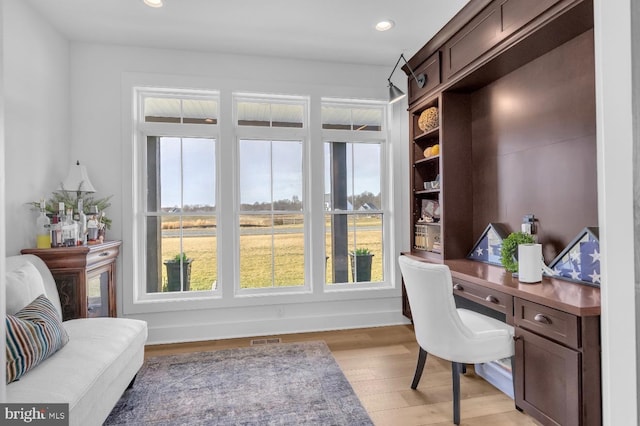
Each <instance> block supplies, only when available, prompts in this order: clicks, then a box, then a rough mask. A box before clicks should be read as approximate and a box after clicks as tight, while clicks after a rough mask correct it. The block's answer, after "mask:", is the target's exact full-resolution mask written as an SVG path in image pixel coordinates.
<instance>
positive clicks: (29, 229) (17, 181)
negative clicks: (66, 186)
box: [2, 0, 70, 255]
mask: <svg viewBox="0 0 640 426" xmlns="http://www.w3.org/2000/svg"><path fill="white" fill-rule="evenodd" d="M2 25H3V31H4V33H3V49H4V101H5V138H6V143H5V161H4V171H5V175H6V178H7V180H8V186H7V192H6V195H5V197H6V199H5V213H6V223H8V224H9V226H7V228H6V250H7V254H8V255H13V254H18V253H19V252H20V249H22V248H26V247H35V231H34V225H33V223H34V222H35V217H36V216H35V214H34V213H33V212H32V211H31V210H30V208H29V207H28V206H27V205H26V204H25V203H27V202H29V201H37V200H39V199H40V198H42V197H43V196H44V197H47V198H48V196H49V195H50V194H51V192H52V191H53V190H55V189H56V188H57V185H58V184H59V183H60V182H61V181H62V180H63V179H64V178H65V177H66V174H67V172H68V170H69V165H70V159H69V43H68V41H67V40H66V39H65V38H63V37H62V36H61V35H60V34H59V33H58V32H57V31H55V30H54V29H53V28H52V27H51V26H50V25H49V24H48V23H47V21H45V20H44V19H42V18H41V17H40V16H39V15H38V14H36V13H35V12H34V11H33V10H32V9H31V8H30V6H29V4H28V3H27V2H24V1H22V0H5V2H4V19H3V21H2Z"/></svg>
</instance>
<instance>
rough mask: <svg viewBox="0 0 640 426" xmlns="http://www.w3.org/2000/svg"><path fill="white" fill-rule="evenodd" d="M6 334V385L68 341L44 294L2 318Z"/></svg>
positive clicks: (54, 311) (53, 308) (52, 307)
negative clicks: (4, 322) (14, 312)
mask: <svg viewBox="0 0 640 426" xmlns="http://www.w3.org/2000/svg"><path fill="white" fill-rule="evenodd" d="M6 334H7V338H6V342H7V344H6V345H7V349H6V353H7V383H11V382H13V381H14V380H18V379H19V378H20V377H22V375H24V374H25V373H26V372H27V371H29V370H30V369H32V368H33V367H35V366H36V365H38V364H39V363H41V362H42V361H44V360H45V359H47V357H49V356H51V355H52V354H54V353H55V352H56V351H58V349H60V348H61V347H63V346H64V345H65V344H66V343H67V342H68V341H69V336H68V334H67V332H66V331H65V329H64V327H63V326H62V322H61V321H60V320H59V319H58V315H57V312H56V309H55V307H54V306H53V304H52V303H51V302H50V301H49V299H47V298H46V297H45V296H44V295H40V296H38V297H37V298H36V299H35V300H34V301H33V302H31V303H30V304H28V305H27V306H25V307H24V308H22V309H21V310H20V311H18V312H16V314H15V315H7V316H6Z"/></svg>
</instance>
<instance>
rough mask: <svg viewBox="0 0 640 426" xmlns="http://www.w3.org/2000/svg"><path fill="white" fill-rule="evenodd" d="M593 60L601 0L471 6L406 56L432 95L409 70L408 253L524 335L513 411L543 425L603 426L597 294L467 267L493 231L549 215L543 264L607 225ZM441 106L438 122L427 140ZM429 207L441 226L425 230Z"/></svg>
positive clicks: (542, 238)
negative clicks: (428, 114)
mask: <svg viewBox="0 0 640 426" xmlns="http://www.w3.org/2000/svg"><path fill="white" fill-rule="evenodd" d="M593 50H594V49H593V4H592V1H589V0H585V1H580V0H541V1H535V2H532V1H529V0H471V1H470V2H469V3H468V4H467V5H466V6H465V7H464V8H463V9H462V10H461V11H460V12H459V13H458V14H457V15H456V16H455V17H454V18H453V19H452V21H450V22H449V23H448V24H447V25H446V26H445V27H444V28H443V29H442V30H441V31H439V32H438V33H437V34H436V35H435V36H434V37H433V38H432V39H431V40H430V41H428V42H427V43H426V44H425V46H424V47H423V48H422V49H421V50H420V51H418V52H417V53H416V54H415V55H414V56H413V57H412V58H410V59H409V61H408V66H409V67H410V68H411V69H412V70H413V71H414V72H415V73H417V74H419V73H424V74H425V75H426V76H427V84H426V85H425V86H424V87H423V88H419V87H418V86H417V84H415V81H414V78H413V76H412V74H411V73H410V72H409V70H408V67H407V66H405V67H404V70H405V72H406V73H407V76H408V89H409V109H408V112H409V135H410V140H409V155H410V198H411V199H410V225H411V238H410V241H411V250H410V252H407V253H405V254H406V255H410V256H413V257H415V258H419V259H423V260H424V261H428V262H438V263H445V264H447V265H449V266H450V268H451V271H452V276H453V278H454V280H453V281H454V294H455V295H456V296H459V297H461V298H463V299H464V300H466V301H470V303H473V304H475V305H476V306H478V307H480V308H481V309H486V310H489V311H491V312H493V313H497V315H498V317H499V318H502V319H504V320H505V321H507V322H508V323H510V324H512V325H514V327H515V330H516V359H517V363H516V367H515V371H514V373H515V376H514V378H515V385H516V386H515V396H516V406H517V407H518V408H520V409H523V410H524V411H525V412H526V413H528V414H530V415H531V416H533V417H535V418H536V419H538V420H539V421H541V422H542V423H543V424H562V425H571V424H576V425H585V424H600V423H601V407H600V405H601V396H600V341H599V333H600V317H599V314H600V312H599V309H600V304H599V303H600V292H599V289H597V288H596V289H594V288H585V289H583V287H585V286H581V285H580V284H575V283H569V282H566V281H561V280H556V279H549V278H545V279H544V280H543V282H542V283H541V284H536V285H529V286H528V287H527V285H524V284H520V283H519V282H518V281H517V278H512V277H511V276H510V274H506V273H505V272H504V269H503V268H501V267H499V266H492V265H486V264H482V263H479V262H473V261H470V260H466V259H465V257H466V256H467V254H468V253H469V251H470V250H471V249H472V247H473V244H474V242H475V241H476V239H477V238H479V237H480V235H481V233H482V231H483V230H484V229H485V228H486V226H487V225H488V224H489V223H492V222H496V223H502V224H505V225H506V226H507V228H510V229H511V230H513V231H516V230H519V227H520V223H521V220H522V216H523V215H524V214H529V213H533V214H535V215H536V217H537V218H539V232H538V234H537V237H538V241H539V242H540V243H542V244H543V248H544V251H543V255H544V256H545V259H546V260H547V261H550V260H551V259H553V258H554V257H555V256H556V255H557V254H558V253H559V252H560V251H561V250H562V249H563V248H564V247H566V245H567V244H568V243H569V242H570V241H571V240H572V239H573V238H574V237H575V235H576V234H577V233H578V232H579V231H580V230H581V229H582V228H583V227H586V226H597V223H598V217H597V183H596V143H595V141H596V132H595V65H594V63H595V61H594V54H593ZM432 107H436V108H437V109H438V112H439V122H438V126H437V127H436V128H433V129H430V130H428V131H426V132H425V131H423V130H421V129H420V126H419V125H418V124H419V120H420V116H421V114H422V113H423V112H424V111H426V110H428V109H430V108H432ZM435 145H438V147H439V149H438V154H437V155H429V156H425V150H426V149H427V148H429V147H433V146H435ZM436 178H437V180H438V181H439V185H438V186H437V187H433V186H432V185H431V182H433V181H434V180H436ZM425 203H426V204H425ZM433 203H437V204H438V206H439V214H438V217H437V218H436V220H435V221H431V219H429V221H425V220H424V212H423V210H424V208H425V206H426V207H429V206H432V205H433ZM403 290H404V289H403ZM403 313H405V315H407V316H408V317H409V318H410V317H411V311H410V306H409V303H408V301H407V299H406V293H405V292H404V291H403Z"/></svg>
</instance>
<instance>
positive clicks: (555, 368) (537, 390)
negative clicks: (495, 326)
mask: <svg viewBox="0 0 640 426" xmlns="http://www.w3.org/2000/svg"><path fill="white" fill-rule="evenodd" d="M404 255H406V256H411V257H412V258H414V259H418V260H422V261H424V260H425V259H424V258H423V257H420V256H415V255H412V254H411V253H404ZM444 264H445V265H447V266H449V269H450V270H451V276H452V281H453V293H454V295H455V296H458V297H460V298H463V301H471V302H473V304H476V305H480V307H479V308H480V309H478V310H482V309H490V310H492V311H495V312H498V313H499V314H500V315H503V316H502V318H504V320H505V321H506V322H507V323H509V324H511V325H513V326H514V327H515V337H514V339H515V349H516V355H515V356H516V366H515V371H514V382H515V402H516V406H517V407H518V408H520V409H522V410H524V411H525V412H526V413H528V414H530V415H531V416H533V417H535V418H536V419H538V420H540V421H541V422H543V423H544V424H560V425H598V424H601V392H600V289H599V288H596V287H590V286H586V285H581V284H575V283H572V282H568V281H563V280H557V279H553V278H547V277H545V278H543V280H542V282H541V283H537V284H523V283H520V282H519V281H518V280H517V278H514V277H513V276H512V275H511V274H510V273H508V272H506V271H505V270H504V268H502V267H499V266H493V265H489V264H485V263H480V262H475V261H471V260H466V259H453V260H445V261H444ZM458 300H460V299H458ZM403 302H404V303H405V305H406V306H405V310H404V311H403V312H404V313H405V315H407V316H409V317H410V315H411V312H410V310H409V311H407V310H406V309H407V308H410V307H409V306H408V302H407V301H406V299H405V300H404V301H403ZM473 304H472V305H473ZM464 307H471V308H473V306H469V305H468V304H467V305H464ZM482 307H484V308H482ZM499 317H500V316H499Z"/></svg>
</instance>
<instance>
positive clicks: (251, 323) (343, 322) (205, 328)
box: [147, 311, 410, 345]
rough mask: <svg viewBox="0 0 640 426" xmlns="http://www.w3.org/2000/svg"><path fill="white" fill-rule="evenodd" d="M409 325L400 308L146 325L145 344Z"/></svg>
mask: <svg viewBox="0 0 640 426" xmlns="http://www.w3.org/2000/svg"><path fill="white" fill-rule="evenodd" d="M401 324H410V321H409V320H408V319H407V318H405V317H404V316H402V313H401V312H400V311H394V312H375V313H371V312H369V313H357V314H339V315H323V316H315V317H298V318H273V319H264V318H262V319H253V320H251V319H249V320H244V321H230V322H225V323H200V324H185V323H181V324H176V325H166V324H165V325H157V326H154V325H150V326H149V338H148V339H147V344H148V345H153V344H164V343H177V342H192V341H203V340H219V339H231V338H242V337H254V336H268V335H280V334H289V333H304V332H314V331H328V330H344V329H354V328H366V327H381V326H390V325H401Z"/></svg>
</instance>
